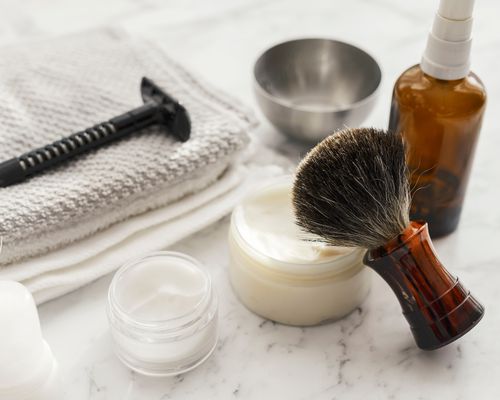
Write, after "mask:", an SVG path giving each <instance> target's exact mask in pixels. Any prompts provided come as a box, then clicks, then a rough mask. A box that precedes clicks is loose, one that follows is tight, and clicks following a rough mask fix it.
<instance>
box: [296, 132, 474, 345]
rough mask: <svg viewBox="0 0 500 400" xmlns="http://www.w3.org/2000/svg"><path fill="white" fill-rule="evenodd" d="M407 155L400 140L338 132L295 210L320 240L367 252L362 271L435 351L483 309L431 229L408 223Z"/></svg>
mask: <svg viewBox="0 0 500 400" xmlns="http://www.w3.org/2000/svg"><path fill="white" fill-rule="evenodd" d="M405 155H406V149H405V143H404V141H403V139H402V137H401V136H400V135H397V134H393V133H389V132H386V131H382V130H377V129H370V128H366V129H345V130H342V131H339V132H337V133H335V134H333V135H331V136H330V137H328V138H326V139H325V140H323V141H322V142H321V143H320V144H318V145H317V146H316V147H315V148H314V149H312V150H311V151H310V152H309V154H308V155H307V156H306V157H305V158H304V160H303V161H302V162H301V163H300V165H299V167H298V170H297V174H296V178H295V182H294V188H293V205H294V210H295V215H296V219H297V223H298V225H299V226H300V227H301V228H302V229H303V230H304V231H306V232H308V233H310V234H313V235H314V236H315V237H318V240H322V241H325V242H327V243H328V244H330V245H333V246H355V247H363V248H366V249H368V250H367V252H366V254H365V257H364V263H365V264H366V265H368V266H369V267H371V268H372V269H374V270H375V271H376V272H377V273H378V274H379V275H380V276H381V277H382V278H383V279H384V280H385V281H386V282H387V283H388V284H389V285H390V287H391V288H392V290H393V291H394V293H395V294H396V296H397V298H398V300H399V302H400V304H401V307H402V309H403V314H404V316H405V317H406V319H407V321H408V323H409V324H410V327H411V330H412V333H413V336H414V338H415V341H416V343H417V345H418V346H419V347H420V348H421V349H424V350H433V349H437V348H439V347H442V346H445V345H446V344H448V343H451V342H452V341H454V340H456V339H458V338H459V337H460V336H462V335H464V334H465V333H466V332H468V331H469V330H470V329H472V328H473V327H474V326H475V325H476V324H477V323H478V322H479V320H480V319H481V317H482V316H483V314H484V308H483V307H482V305H481V304H480V303H479V302H478V301H477V300H476V299H475V298H474V297H473V296H472V295H471V294H470V292H469V291H468V290H466V289H465V288H464V287H463V285H462V284H461V283H460V282H459V281H458V279H457V278H455V277H454V276H452V275H451V274H450V273H449V272H448V271H447V270H446V269H445V268H444V266H443V264H441V262H440V261H439V259H438V257H437V254H436V251H435V249H434V247H433V245H432V242H431V239H430V236H429V232H428V229H427V224H426V223H424V222H421V221H410V218H409V214H410V203H411V194H410V193H411V192H410V186H409V180H408V168H407V165H406V161H405Z"/></svg>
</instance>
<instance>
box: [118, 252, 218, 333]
mask: <svg viewBox="0 0 500 400" xmlns="http://www.w3.org/2000/svg"><path fill="white" fill-rule="evenodd" d="M158 257H161V258H167V259H170V260H172V259H174V260H175V259H181V260H183V261H184V262H187V263H189V264H191V265H192V266H194V267H196V268H197V269H198V270H199V271H200V272H201V273H202V276H203V278H204V287H203V296H202V297H201V298H200V300H199V301H198V302H197V303H196V304H195V305H194V306H193V307H192V308H191V309H190V310H188V311H187V312H186V313H184V314H181V315H178V316H175V317H172V318H166V319H159V320H153V321H152V320H144V319H141V318H137V317H135V316H133V315H131V313H130V312H128V311H127V310H125V309H124V308H123V306H122V305H121V304H120V301H119V300H118V299H117V294H116V291H117V287H118V285H119V281H120V278H121V277H122V276H124V274H126V273H127V272H129V271H130V270H131V269H133V268H134V267H138V266H139V265H141V264H142V263H143V262H144V261H146V260H150V259H152V258H158ZM213 298H214V295H213V288H212V280H211V278H210V275H209V273H208V272H207V271H206V269H205V268H204V267H203V265H202V264H201V263H200V262H199V261H197V260H196V259H194V258H193V257H190V256H188V255H186V254H183V253H179V252H174V251H157V252H151V253H147V254H145V255H143V256H140V257H137V258H134V259H132V260H130V261H128V262H127V263H125V264H124V265H123V266H122V267H120V269H119V270H118V271H117V272H116V274H115V276H114V277H113V279H112V281H111V284H110V286H109V290H108V313H109V317H110V319H112V320H113V321H115V322H118V324H119V325H121V326H122V327H123V326H124V325H125V326H126V327H127V328H126V330H127V331H139V332H144V331H148V332H151V333H157V334H161V335H169V334H181V332H182V331H185V330H187V329H189V328H192V327H193V326H194V325H196V324H197V322H198V321H200V320H203V317H204V315H205V314H206V313H207V309H209V308H210V305H211V303H212V300H213Z"/></svg>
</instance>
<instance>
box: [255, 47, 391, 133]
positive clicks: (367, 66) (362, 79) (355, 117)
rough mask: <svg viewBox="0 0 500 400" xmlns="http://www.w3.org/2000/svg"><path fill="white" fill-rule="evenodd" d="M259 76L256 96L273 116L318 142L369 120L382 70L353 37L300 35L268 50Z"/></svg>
mask: <svg viewBox="0 0 500 400" xmlns="http://www.w3.org/2000/svg"><path fill="white" fill-rule="evenodd" d="M254 77H255V85H254V88H255V94H256V96H257V101H258V103H259V105H260V107H261V109H262V111H263V113H264V114H265V115H266V117H267V118H268V119H269V121H270V122H271V123H272V124H273V125H274V126H275V127H276V128H277V129H278V130H279V131H281V132H283V133H284V134H286V135H289V136H291V137H293V138H295V139H298V140H301V141H306V142H318V141H320V140H321V139H323V138H325V137H326V136H328V135H329V134H331V133H333V132H334V131H335V130H336V129H338V128H342V127H344V126H349V127H357V126H359V125H360V124H361V123H362V122H363V121H364V119H365V118H366V117H367V116H368V114H369V113H370V111H371V110H372V108H373V106H374V104H375V100H376V97H377V92H378V88H379V86H380V82H381V80H382V72H381V70H380V67H379V66H378V64H377V62H376V61H375V60H374V59H373V57H372V56H370V55H369V54H367V53H366V52H364V51H363V50H361V49H359V48H357V47H355V46H352V45H350V44H348V43H344V42H339V41H337V40H329V39H298V40H292V41H289V42H284V43H281V44H278V45H276V46H274V47H271V48H270V49H269V50H267V51H266V52H264V53H263V54H262V55H261V56H260V57H259V59H258V60H257V62H256V63H255V67H254Z"/></svg>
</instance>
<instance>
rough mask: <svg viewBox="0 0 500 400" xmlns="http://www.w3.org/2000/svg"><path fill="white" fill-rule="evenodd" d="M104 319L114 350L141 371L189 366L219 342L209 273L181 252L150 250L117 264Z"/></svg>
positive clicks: (153, 372) (172, 372)
mask: <svg viewBox="0 0 500 400" xmlns="http://www.w3.org/2000/svg"><path fill="white" fill-rule="evenodd" d="M108 319H109V322H110V327H111V328H110V329H111V336H112V338H113V342H114V349H115V353H116V354H117V356H118V357H119V358H120V360H121V361H122V362H123V363H124V364H125V365H127V366H128V367H130V368H131V369H133V370H135V371H137V372H139V373H142V374H145V375H153V376H168V375H176V374H180V373H183V372H186V371H189V370H190V369H193V368H194V367H196V366H198V365H199V364H201V363H202V362H203V361H204V360H206V359H207V358H208V357H209V355H210V354H211V353H212V351H213V350H214V348H215V346H216V343H217V298H216V296H215V293H214V289H213V287H212V283H211V279H210V275H209V274H208V272H207V271H206V269H205V268H204V267H203V266H202V265H201V264H200V263H199V262H198V261H196V260H195V259H193V258H191V257H189V256H186V255H184V254H181V253H175V252H156V253H151V254H149V255H147V256H145V257H141V258H138V259H136V260H133V261H130V262H129V263H127V264H125V265H124V266H123V267H122V268H120V269H119V270H118V272H117V273H116V274H115V276H114V278H113V281H112V282H111V285H110V288H109V292H108Z"/></svg>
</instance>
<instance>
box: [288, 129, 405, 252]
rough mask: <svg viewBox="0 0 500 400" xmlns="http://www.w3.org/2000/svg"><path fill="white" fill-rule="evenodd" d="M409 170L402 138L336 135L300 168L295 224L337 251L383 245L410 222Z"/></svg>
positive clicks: (359, 132)
mask: <svg viewBox="0 0 500 400" xmlns="http://www.w3.org/2000/svg"><path fill="white" fill-rule="evenodd" d="M407 171H408V168H407V165H406V162H405V143H404V141H403V139H402V138H401V136H400V135H396V134H393V133H388V132H386V131H382V130H377V129H372V128H362V129H345V130H342V131H339V132H336V133H334V134H333V135H331V136H329V137H328V138H326V139H325V140H323V141H322V142H321V143H320V144H318V145H317V146H316V147H315V148H313V149H312V150H311V151H310V152H309V154H308V155H307V156H306V157H305V158H304V160H302V162H301V163H300V165H299V167H298V170H297V175H296V178H295V183H294V188H293V204H294V209H295V215H296V218H297V223H298V225H299V226H300V227H301V228H302V229H303V230H305V231H306V232H309V233H312V234H313V235H316V236H320V237H321V238H322V239H323V240H325V241H326V242H327V243H329V244H331V245H334V246H349V247H351V246H354V247H364V248H370V249H373V248H376V247H379V246H381V245H384V244H385V243H387V242H388V241H389V240H391V239H392V238H394V237H395V236H396V235H398V234H399V233H401V232H402V231H403V230H404V229H405V228H406V227H407V226H408V224H409V223H410V221H409V210H410V186H409V182H408V172H407Z"/></svg>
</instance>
